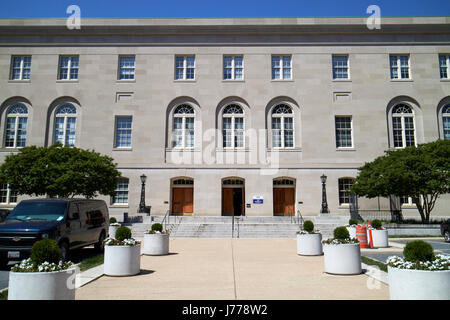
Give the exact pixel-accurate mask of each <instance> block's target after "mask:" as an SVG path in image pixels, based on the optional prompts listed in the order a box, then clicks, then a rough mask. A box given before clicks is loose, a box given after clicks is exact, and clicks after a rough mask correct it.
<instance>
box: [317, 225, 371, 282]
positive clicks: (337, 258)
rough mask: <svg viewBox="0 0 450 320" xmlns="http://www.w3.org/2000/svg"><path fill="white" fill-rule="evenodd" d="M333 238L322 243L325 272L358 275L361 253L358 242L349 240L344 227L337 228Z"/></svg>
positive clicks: (354, 239) (360, 269)
mask: <svg viewBox="0 0 450 320" xmlns="http://www.w3.org/2000/svg"><path fill="white" fill-rule="evenodd" d="M333 235H334V238H331V239H327V240H324V241H322V243H323V253H324V264H325V272H326V273H331V274H360V273H361V272H362V268H361V252H360V247H359V241H358V239H356V238H353V239H352V238H350V234H349V232H348V230H347V229H346V227H343V226H342V227H337V228H336V229H334V232H333Z"/></svg>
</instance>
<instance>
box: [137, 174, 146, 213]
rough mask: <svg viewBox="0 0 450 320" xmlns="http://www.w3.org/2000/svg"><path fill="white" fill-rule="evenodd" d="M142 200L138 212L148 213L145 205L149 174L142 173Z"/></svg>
mask: <svg viewBox="0 0 450 320" xmlns="http://www.w3.org/2000/svg"><path fill="white" fill-rule="evenodd" d="M140 178H141V201H140V202H139V209H138V213H147V211H148V210H147V207H146V206H145V181H146V180H147V176H146V175H145V174H142V175H141V177H140Z"/></svg>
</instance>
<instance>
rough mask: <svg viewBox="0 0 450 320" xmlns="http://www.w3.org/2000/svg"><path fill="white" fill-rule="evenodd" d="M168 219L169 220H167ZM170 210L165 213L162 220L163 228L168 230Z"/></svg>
mask: <svg viewBox="0 0 450 320" xmlns="http://www.w3.org/2000/svg"><path fill="white" fill-rule="evenodd" d="M166 219H167V221H166ZM169 219H170V210H167V212H166V214H165V215H164V218H163V220H162V225H163V229H164V230H167V224H168V223H170V221H169Z"/></svg>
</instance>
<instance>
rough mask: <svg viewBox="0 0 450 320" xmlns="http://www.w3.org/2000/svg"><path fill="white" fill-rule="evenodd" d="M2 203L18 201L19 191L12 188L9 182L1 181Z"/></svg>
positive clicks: (0, 193) (0, 197)
mask: <svg viewBox="0 0 450 320" xmlns="http://www.w3.org/2000/svg"><path fill="white" fill-rule="evenodd" d="M0 203H3V204H9V203H17V192H15V191H14V190H11V189H10V188H9V185H8V184H7V183H0Z"/></svg>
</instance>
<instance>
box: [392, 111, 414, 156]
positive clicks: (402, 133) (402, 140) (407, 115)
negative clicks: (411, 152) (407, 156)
mask: <svg viewBox="0 0 450 320" xmlns="http://www.w3.org/2000/svg"><path fill="white" fill-rule="evenodd" d="M392 134H393V138H394V148H404V147H409V146H414V145H415V130H414V113H413V111H412V109H411V108H410V107H409V106H407V105H404V104H399V105H396V106H395V107H394V108H393V110H392Z"/></svg>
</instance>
